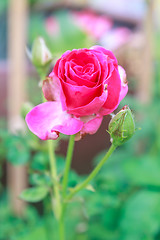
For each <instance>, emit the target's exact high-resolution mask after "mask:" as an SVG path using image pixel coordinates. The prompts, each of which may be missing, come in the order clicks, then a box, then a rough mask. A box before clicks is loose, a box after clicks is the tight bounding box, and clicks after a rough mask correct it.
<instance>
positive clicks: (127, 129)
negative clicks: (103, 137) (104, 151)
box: [108, 106, 135, 147]
mask: <svg viewBox="0 0 160 240" xmlns="http://www.w3.org/2000/svg"><path fill="white" fill-rule="evenodd" d="M108 130H109V134H110V136H111V142H112V143H113V145H115V146H116V147H117V146H120V145H121V144H123V143H125V142H126V141H127V140H129V139H130V138H131V137H132V136H133V134H134V132H135V123H134V118H133V115H132V112H131V110H130V108H129V107H128V106H124V107H123V108H122V110H121V111H119V112H118V113H117V114H116V115H115V116H114V117H113V118H112V119H111V121H110V123H109V126H108Z"/></svg>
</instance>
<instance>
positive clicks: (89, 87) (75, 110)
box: [26, 46, 128, 140]
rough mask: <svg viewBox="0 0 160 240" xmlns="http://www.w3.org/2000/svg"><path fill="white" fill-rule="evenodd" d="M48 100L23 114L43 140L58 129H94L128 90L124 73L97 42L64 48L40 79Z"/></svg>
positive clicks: (72, 131)
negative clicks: (47, 76) (82, 46)
mask: <svg viewBox="0 0 160 240" xmlns="http://www.w3.org/2000/svg"><path fill="white" fill-rule="evenodd" d="M42 89H43V93H44V96H45V98H46V100H47V101H48V102H46V103H42V104H40V105H38V106H36V107H35V108H33V109H32V110H31V111H30V112H29V113H28V114H27V116H26V122H27V124H28V127H29V129H30V130H31V131H32V132H33V133H34V134H36V135H37V136H38V137H39V138H41V139H43V140H47V139H56V138H57V137H58V136H59V132H60V133H63V134H66V135H72V134H77V138H81V136H82V135H83V134H86V133H89V134H93V133H95V132H96V131H97V130H98V128H99V127H100V124H101V122H102V119H103V116H104V115H107V114H110V113H112V112H113V111H114V110H115V109H116V108H117V107H118V105H119V102H120V101H121V100H122V99H123V98H124V97H125V95H126V94H127V91H128V86H127V82H126V74H125V71H124V69H123V68H122V67H120V66H118V63H117V59H116V58H115V56H114V55H113V53H112V52H110V51H108V50H106V49H104V48H103V47H100V46H94V47H92V48H91V49H78V50H72V51H67V52H65V53H64V54H63V55H62V57H61V58H60V59H59V60H58V61H57V62H56V64H55V66H54V69H53V71H52V72H51V74H50V75H49V78H47V79H46V80H45V81H44V83H43V88H42Z"/></svg>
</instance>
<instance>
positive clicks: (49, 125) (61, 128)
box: [26, 102, 83, 140]
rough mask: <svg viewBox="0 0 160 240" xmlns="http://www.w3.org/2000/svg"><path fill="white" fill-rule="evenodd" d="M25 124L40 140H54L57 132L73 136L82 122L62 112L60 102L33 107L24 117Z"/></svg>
mask: <svg viewBox="0 0 160 240" xmlns="http://www.w3.org/2000/svg"><path fill="white" fill-rule="evenodd" d="M26 122H27V125H28V127H29V129H30V130H31V132H33V133H34V134H35V135H37V136H38V137H39V138H41V139H42V140H47V139H56V138H57V137H58V134H59V132H61V133H63V134H66V135H73V134H75V133H77V132H79V131H80V130H81V129H82V127H83V122H82V121H80V120H78V119H75V118H73V117H72V116H71V115H70V114H68V113H66V112H64V111H63V110H62V107H61V103H60V102H46V103H42V104H39V105H38V106H36V107H34V108H33V109H32V110H31V111H30V112H29V113H28V114H27V116H26Z"/></svg>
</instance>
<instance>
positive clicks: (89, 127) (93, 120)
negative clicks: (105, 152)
mask: <svg viewBox="0 0 160 240" xmlns="http://www.w3.org/2000/svg"><path fill="white" fill-rule="evenodd" d="M81 119H83V120H85V121H86V120H87V117H85V119H84V118H83V117H82V118H81ZM88 119H89V120H88V121H87V122H85V123H84V125H83V128H82V129H81V131H80V132H79V133H77V134H76V137H75V140H76V141H79V140H80V139H81V138H82V137H83V136H84V135H86V134H94V133H96V132H97V130H98V129H99V127H100V125H101V123H102V120H103V117H102V116H99V117H94V116H88Z"/></svg>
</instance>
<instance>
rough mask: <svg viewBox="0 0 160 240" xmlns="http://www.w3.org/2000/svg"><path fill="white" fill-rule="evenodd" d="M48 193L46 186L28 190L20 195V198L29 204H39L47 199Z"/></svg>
mask: <svg viewBox="0 0 160 240" xmlns="http://www.w3.org/2000/svg"><path fill="white" fill-rule="evenodd" d="M48 191H49V189H48V188H47V187H46V186H38V187H33V188H28V189H25V190H24V191H23V192H22V193H21V194H20V198H21V199H23V200H25V201H27V202H39V201H41V200H43V199H44V198H45V197H46V195H47V194H48Z"/></svg>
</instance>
